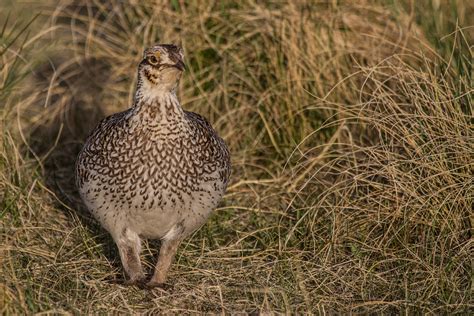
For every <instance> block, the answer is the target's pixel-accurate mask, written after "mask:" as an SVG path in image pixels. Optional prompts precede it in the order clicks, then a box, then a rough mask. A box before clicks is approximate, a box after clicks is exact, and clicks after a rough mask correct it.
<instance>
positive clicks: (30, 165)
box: [0, 1, 474, 314]
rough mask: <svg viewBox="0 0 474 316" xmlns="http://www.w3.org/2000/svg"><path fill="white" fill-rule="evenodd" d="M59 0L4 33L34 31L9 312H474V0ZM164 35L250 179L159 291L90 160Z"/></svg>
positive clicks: (20, 100)
mask: <svg viewBox="0 0 474 316" xmlns="http://www.w3.org/2000/svg"><path fill="white" fill-rule="evenodd" d="M405 4H406V5H405ZM40 8H41V12H42V13H41V15H40V16H39V17H38V18H37V19H36V20H35V21H34V23H33V24H32V26H30V27H29V28H28V29H27V31H29V34H27V33H25V32H26V31H25V32H20V33H19V34H20V36H18V37H17V39H15V37H16V34H17V33H16V32H17V31H20V30H21V29H22V26H24V25H26V23H27V22H28V21H29V18H30V17H24V22H25V23H24V24H21V23H20V22H18V23H20V24H12V23H10V22H8V23H5V30H4V31H2V32H1V33H0V34H1V35H2V37H1V39H2V42H1V43H0V45H2V46H1V47H6V45H5V43H10V41H11V40H13V39H15V40H14V41H13V42H12V43H11V45H10V44H9V45H8V49H6V50H4V49H2V53H1V55H0V58H1V60H2V61H1V63H2V64H1V65H2V66H1V68H0V80H1V81H0V87H1V90H0V101H1V105H0V111H1V112H0V113H1V118H2V119H1V125H0V129H1V135H2V138H1V142H0V143H1V147H0V150H1V152H0V192H1V196H0V201H1V202H0V205H1V208H0V210H1V213H0V214H1V217H0V224H1V226H0V236H1V241H2V242H1V246H0V258H1V270H2V271H1V273H0V311H1V312H2V313H6V314H17V313H34V312H47V313H60V314H69V313H80V314H87V313H114V312H117V313H119V312H120V313H138V312H144V313H150V314H154V313H158V312H165V311H166V312H170V313H186V314H192V313H200V312H211V313H235V312H245V313H253V312H261V313H277V312H278V313H297V314H299V313H315V314H326V313H336V312H346V313H347V312H357V313H359V312H360V313H415V312H424V313H433V314H437V313H449V314H451V313H466V314H468V313H469V312H472V310H473V308H474V303H473V298H472V254H473V243H472V225H473V220H474V219H473V215H472V205H473V192H474V191H473V186H474V181H473V174H474V172H473V171H474V170H473V159H472V157H473V156H474V155H473V153H474V148H473V146H474V139H473V130H472V92H473V91H472V89H473V88H472V87H473V85H472V55H471V54H472V52H471V50H470V49H471V47H472V29H473V28H472V23H471V22H472V21H469V18H470V17H472V16H474V14H473V5H472V4H470V2H469V1H431V2H430V1H407V2H401V3H398V4H397V3H390V4H389V3H388V2H386V1H350V2H349V1H346V2H335V1H327V2H325V1H322V2H314V1H288V2H284V1H278V2H270V1H268V2H265V3H262V2H255V1H244V2H239V3H231V2H221V1H214V2H213V1H206V2H201V1H171V2H168V1H155V2H147V1H145V2H143V1H136V2H133V3H132V2H123V1H107V2H105V1H104V2H102V1H80V2H77V1H76V2H74V3H72V2H67V1H59V2H58V3H55V4H54V5H52V4H42V5H41V7H40ZM12 10H13V9H12ZM17 11H21V10H17ZM23 11H24V10H23ZM12 12H16V11H12ZM453 14H456V16H454V15H453ZM3 15H4V12H0V16H3ZM17 16H18V17H19V18H21V17H22V15H20V14H17ZM433 17H434V18H433ZM18 20H19V21H21V20H20V19H18ZM10 21H11V20H10ZM469 23H471V24H469ZM443 36H445V37H443ZM442 37H443V38H442ZM441 38H442V40H440V39H441ZM155 42H162V43H164V42H174V43H180V44H181V45H182V46H183V47H184V49H185V52H186V59H187V71H186V73H185V75H184V78H183V81H182V83H181V87H180V92H179V93H180V98H181V100H182V103H183V105H184V107H185V108H186V109H188V110H192V111H196V112H199V113H201V114H203V115H205V116H206V117H208V118H209V120H210V121H211V122H212V123H213V126H215V128H216V129H217V130H218V132H219V133H220V134H221V135H222V136H223V137H224V138H225V140H226V142H227V143H228V144H229V146H230V148H231V151H232V160H233V165H234V169H233V176H232V183H231V184H230V187H229V190H228V193H227V195H226V198H225V201H224V203H223V204H222V206H221V207H220V208H219V209H218V210H217V212H216V213H215V214H214V215H213V216H212V217H211V218H210V221H209V223H208V224H207V225H205V226H204V227H203V228H202V229H201V230H199V231H198V232H196V233H195V234H194V235H193V236H192V238H189V239H188V240H186V242H185V243H184V245H183V246H182V247H181V249H180V250H179V253H178V256H177V259H176V264H175V265H174V266H173V268H172V271H171V274H170V283H171V288H170V289H166V290H160V289H156V290H153V291H143V290H139V289H137V288H133V287H125V286H123V285H121V284H120V280H121V279H122V278H123V276H122V269H121V267H120V260H119V258H118V255H117V251H116V249H115V247H114V245H113V242H112V241H111V240H110V238H109V237H108V234H107V233H106V232H105V231H103V230H102V229H101V228H100V227H99V226H98V225H97V224H96V222H95V221H94V220H93V219H92V218H91V217H90V215H89V213H88V212H87V211H86V210H85V209H84V206H83V205H82V203H81V202H80V200H79V198H78V196H77V193H76V190H75V188H74V179H73V171H72V170H73V165H74V160H75V157H76V155H77V153H78V151H79V149H80V147H81V145H82V143H83V142H84V139H85V137H87V135H88V133H89V131H90V130H91V128H92V127H93V126H94V125H95V124H97V122H98V121H99V120H100V119H101V118H103V117H104V116H105V115H108V114H111V113H114V112H117V111H120V110H123V109H125V108H127V107H129V106H130V104H131V101H132V97H133V90H134V84H135V80H136V74H135V69H136V65H137V63H138V62H139V60H140V58H141V54H142V51H143V49H144V48H145V47H147V46H148V45H150V44H152V43H155ZM145 249H146V250H145V252H144V254H143V256H144V258H143V259H144V260H145V262H146V263H147V267H148V269H151V267H152V266H153V260H154V259H153V258H154V256H155V255H156V249H157V244H156V243H155V242H150V243H148V244H146V245H145Z"/></svg>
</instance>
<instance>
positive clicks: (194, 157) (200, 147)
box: [76, 45, 230, 286]
mask: <svg viewBox="0 0 474 316" xmlns="http://www.w3.org/2000/svg"><path fill="white" fill-rule="evenodd" d="M150 58H151V59H150ZM157 58H158V62H157V63H156V64H155V61H156V59H157ZM182 59H183V55H182V50H181V49H180V48H178V47H176V46H174V45H156V46H154V47H152V48H150V49H148V50H147V51H145V58H144V60H143V61H142V62H141V63H140V66H139V78H138V84H137V91H136V95H135V101H134V105H133V107H132V108H130V109H128V110H126V111H124V112H121V113H117V114H114V115H111V116H109V117H107V118H105V119H104V120H102V121H101V122H100V123H99V125H98V126H97V127H96V128H95V129H94V131H93V132H92V134H91V135H90V136H89V138H88V139H87V141H86V143H85V144H84V147H83V149H82V151H81V152H80V154H79V157H78V160H77V164H76V179H77V186H78V189H79V192H80V194H81V197H82V199H83V201H84V202H85V204H86V205H87V207H88V209H89V210H90V211H91V212H92V214H93V215H94V216H95V218H96V219H97V220H98V221H99V222H100V223H101V224H102V225H103V226H104V228H105V229H107V230H108V231H109V232H110V234H111V235H112V237H113V238H114V240H115V242H116V243H117V246H118V247H119V252H120V255H121V259H122V263H123V265H124V268H125V270H126V271H127V274H128V275H129V276H130V280H131V283H135V282H139V281H142V280H143V279H144V274H143V271H142V268H141V264H140V259H139V256H138V255H139V252H140V237H144V238H152V239H158V238H159V239H162V241H163V245H162V247H161V250H160V257H159V259H158V264H157V268H156V271H155V275H154V276H153V278H152V280H151V281H150V282H149V285H151V286H153V285H159V284H162V283H163V282H164V281H165V278H166V270H167V269H168V267H169V264H170V262H171V260H172V258H173V256H174V252H175V251H176V249H177V246H178V245H179V243H180V241H181V240H182V239H183V238H185V237H186V236H188V235H189V234H191V233H192V232H193V231H195V230H196V229H198V228H199V227H200V226H201V225H202V224H204V223H205V221H206V220H207V218H208V216H209V214H210V213H211V212H212V211H213V210H214V209H215V208H216V206H217V204H218V203H219V201H220V200H221V198H222V196H223V194H224V192H225V189H226V186H227V183H228V181H229V176H230V155H229V151H228V149H227V146H226V145H225V143H224V141H223V140H222V139H221V138H220V137H219V136H218V135H217V134H216V132H215V131H214V130H213V128H212V127H211V125H210V124H209V123H208V122H207V121H206V120H205V119H204V118H203V117H202V116H200V115H199V114H196V113H192V112H187V111H184V110H183V109H182V108H181V105H180V104H179V101H178V99H177V97H176V93H175V90H176V86H177V83H178V81H179V78H180V76H181V72H182V67H183V66H184V64H183V61H182ZM168 257H169V258H168ZM137 258H138V259H137ZM168 261H169V262H168ZM162 270H164V271H162Z"/></svg>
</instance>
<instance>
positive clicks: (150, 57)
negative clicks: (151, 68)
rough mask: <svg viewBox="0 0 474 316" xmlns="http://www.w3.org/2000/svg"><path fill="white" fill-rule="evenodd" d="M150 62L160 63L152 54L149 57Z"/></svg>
mask: <svg viewBox="0 0 474 316" xmlns="http://www.w3.org/2000/svg"><path fill="white" fill-rule="evenodd" d="M148 62H149V63H150V64H152V65H156V64H158V59H157V58H156V57H155V56H153V55H152V56H149V57H148Z"/></svg>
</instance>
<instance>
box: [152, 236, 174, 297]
mask: <svg viewBox="0 0 474 316" xmlns="http://www.w3.org/2000/svg"><path fill="white" fill-rule="evenodd" d="M180 243H181V239H173V240H166V239H165V240H163V241H162V244H161V248H160V254H159V255H158V262H157V263H156V267H155V273H154V274H153V277H152V278H151V280H150V281H149V282H148V283H147V286H148V287H150V288H152V287H163V286H164V284H165V281H166V275H167V273H168V270H169V268H170V266H171V262H172V261H173V259H174V257H175V255H176V251H177V250H178V246H179V244H180Z"/></svg>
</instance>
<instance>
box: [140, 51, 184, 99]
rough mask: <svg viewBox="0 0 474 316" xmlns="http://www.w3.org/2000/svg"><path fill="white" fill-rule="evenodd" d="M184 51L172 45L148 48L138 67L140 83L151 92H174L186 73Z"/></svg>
mask: <svg viewBox="0 0 474 316" xmlns="http://www.w3.org/2000/svg"><path fill="white" fill-rule="evenodd" d="M183 60H184V54H183V49H182V48H181V47H179V46H176V45H172V44H157V45H154V46H152V47H150V48H147V49H146V50H145V52H144V54H143V60H142V61H141V62H140V65H139V67H138V73H139V81H140V82H141V84H142V85H143V86H144V88H146V90H149V91H150V92H154V91H165V92H167V91H172V90H174V89H175V88H176V86H177V85H178V82H179V79H180V78H181V74H182V72H183V71H184V61H183Z"/></svg>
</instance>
